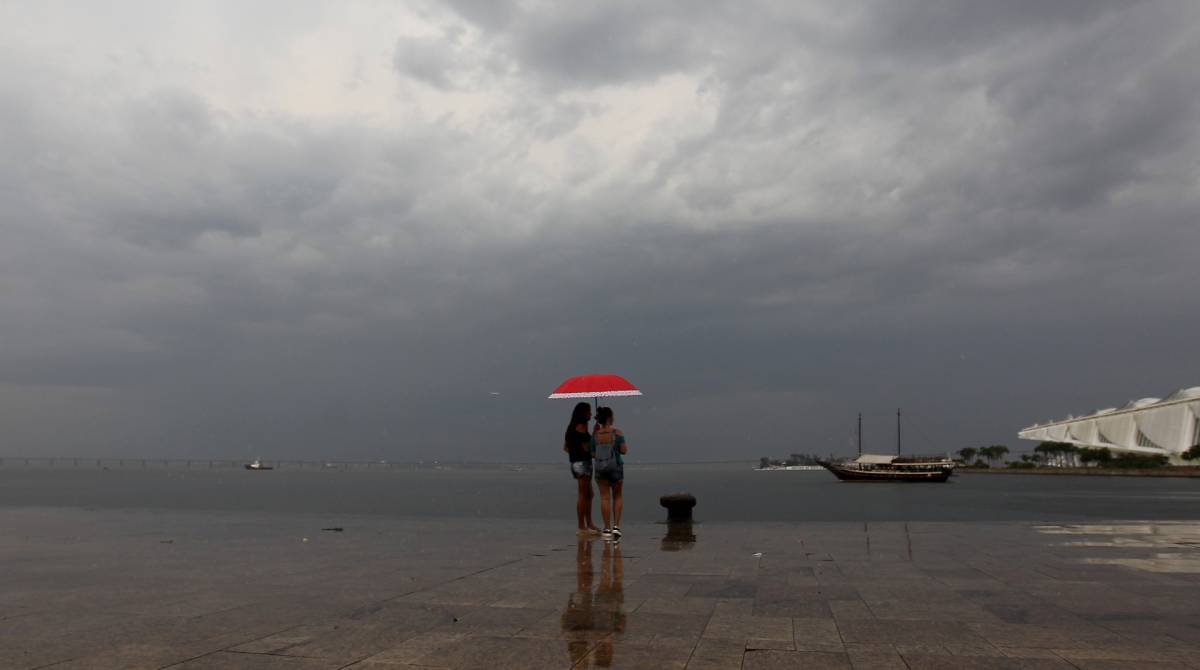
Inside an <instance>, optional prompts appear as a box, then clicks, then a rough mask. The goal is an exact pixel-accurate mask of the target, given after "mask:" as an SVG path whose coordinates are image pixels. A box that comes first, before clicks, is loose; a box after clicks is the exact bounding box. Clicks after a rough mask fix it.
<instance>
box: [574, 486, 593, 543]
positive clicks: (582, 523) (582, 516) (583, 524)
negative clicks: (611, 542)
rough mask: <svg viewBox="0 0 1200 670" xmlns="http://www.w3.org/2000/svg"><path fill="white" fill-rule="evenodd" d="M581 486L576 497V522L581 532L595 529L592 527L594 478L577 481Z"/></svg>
mask: <svg viewBox="0 0 1200 670" xmlns="http://www.w3.org/2000/svg"><path fill="white" fill-rule="evenodd" d="M575 482H576V484H578V485H579V492H578V495H576V496H575V520H576V521H577V522H578V523H579V530H584V529H586V528H594V526H592V478H591V477H580V478H579V479H576V480H575Z"/></svg>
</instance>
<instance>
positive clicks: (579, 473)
mask: <svg viewBox="0 0 1200 670" xmlns="http://www.w3.org/2000/svg"><path fill="white" fill-rule="evenodd" d="M571 476H572V477H574V478H575V479H579V478H580V477H591V476H592V459H590V458H589V459H588V460H586V461H571Z"/></svg>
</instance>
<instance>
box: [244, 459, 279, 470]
mask: <svg viewBox="0 0 1200 670" xmlns="http://www.w3.org/2000/svg"><path fill="white" fill-rule="evenodd" d="M246 469H247V470H274V469H275V468H274V467H272V466H270V465H263V464H262V461H260V460H258V459H257V458H256V459H254V460H253V461H250V462H249V463H247V464H246Z"/></svg>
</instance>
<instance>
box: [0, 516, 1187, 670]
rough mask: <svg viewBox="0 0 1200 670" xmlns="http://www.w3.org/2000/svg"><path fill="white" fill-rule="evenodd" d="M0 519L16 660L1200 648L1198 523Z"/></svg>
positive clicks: (860, 656)
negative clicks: (577, 530) (602, 536)
mask: <svg viewBox="0 0 1200 670" xmlns="http://www.w3.org/2000/svg"><path fill="white" fill-rule="evenodd" d="M0 516H2V520H3V526H4V528H5V533H4V534H3V536H2V537H0V565H2V566H3V571H2V572H0V583H2V585H3V588H2V589H0V629H2V630H3V635H0V667H3V668H12V669H14V670H15V669H24V668H47V667H48V668H56V669H59V670H66V669H69V668H88V669H93V670H102V669H106V668H122V669H124V668H168V667H169V668H180V669H181V670H197V669H209V670H211V669H214V668H249V669H258V668H271V669H275V668H280V669H296V670H317V669H329V670H333V669H335V668H348V667H349V668H356V669H362V670H365V669H372V670H400V669H401V668H409V667H413V668H415V667H424V668H507V667H511V668H572V667H575V668H591V667H613V668H693V669H704V670H723V669H730V670H732V669H738V668H745V669H747V670H753V669H766V668H1079V669H1086V670H1101V669H1111V668H1160V669H1168V668H1200V604H1198V603H1200V526H1197V525H1195V524H1191V523H1180V522H1167V523H1149V524H1142V523H1131V522H1121V523H1118V524H1113V525H1106V524H1091V525H1070V524H1067V525H1038V524H1031V523H958V522H950V523H933V522H929V523H908V524H905V523H896V522H891V523H871V524H863V523H811V524H762V525H758V524H715V523H714V524H697V525H695V526H692V527H691V529H690V530H689V529H687V528H681V527H675V528H669V527H668V526H666V525H661V524H649V523H645V524H634V525H630V526H629V527H628V528H626V536H625V539H624V540H623V541H622V542H621V543H620V545H619V547H614V546H613V545H611V544H605V543H604V542H601V541H598V540H596V541H580V540H577V539H576V538H575V537H574V534H573V531H572V529H571V528H570V526H569V525H568V524H567V523H565V522H548V521H533V520H506V521H484V520H469V519H447V520H444V521H443V520H436V519H426V520H395V519H381V518H369V517H362V518H345V517H343V518H339V519H333V518H328V517H322V516H280V515H260V516H247V515H245V514H235V513H221V512H156V511H124V510H94V511H88V510H78V509H48V508H7V509H4V510H2V511H0ZM335 524H336V525H335ZM322 528H341V529H342V530H341V531H338V530H322Z"/></svg>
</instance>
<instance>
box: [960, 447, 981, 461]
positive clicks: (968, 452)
mask: <svg viewBox="0 0 1200 670" xmlns="http://www.w3.org/2000/svg"><path fill="white" fill-rule="evenodd" d="M977 453H979V450H977V449H976V448H975V447H963V448H962V449H959V450H958V455H959V457H960V458H961V459H962V462H963V463H970V462H971V461H972V460H974V459H975V454H977Z"/></svg>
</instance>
